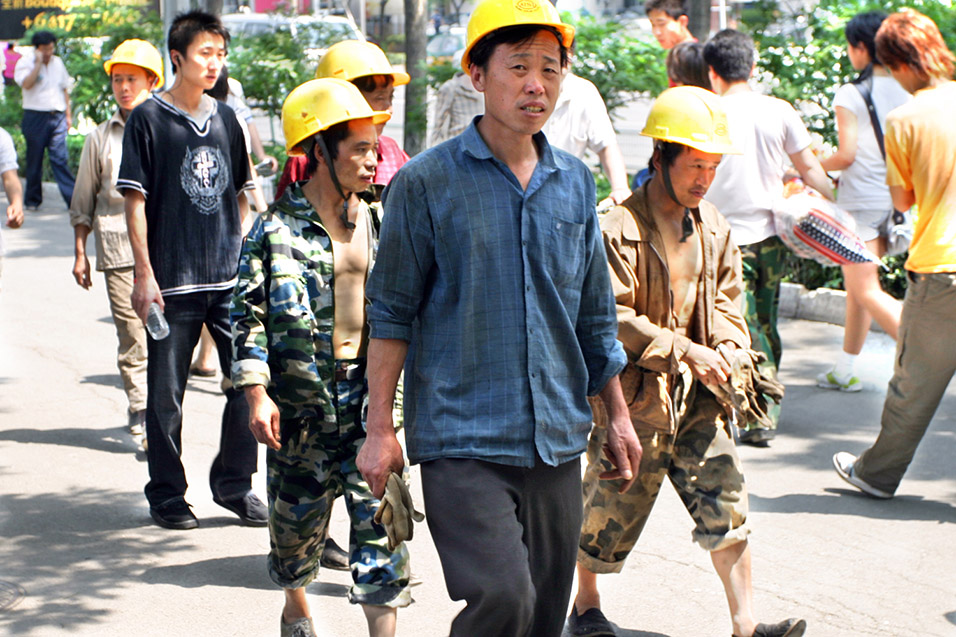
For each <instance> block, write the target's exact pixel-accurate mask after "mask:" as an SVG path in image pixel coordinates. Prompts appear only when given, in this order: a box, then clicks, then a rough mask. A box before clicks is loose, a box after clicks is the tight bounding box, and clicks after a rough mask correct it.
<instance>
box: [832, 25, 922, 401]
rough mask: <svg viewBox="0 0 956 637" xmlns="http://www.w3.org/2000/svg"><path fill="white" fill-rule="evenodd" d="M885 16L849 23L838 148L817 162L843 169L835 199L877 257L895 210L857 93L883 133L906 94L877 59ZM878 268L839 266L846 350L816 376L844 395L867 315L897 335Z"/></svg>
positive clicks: (852, 379)
mask: <svg viewBox="0 0 956 637" xmlns="http://www.w3.org/2000/svg"><path fill="white" fill-rule="evenodd" d="M885 17H886V14H884V13H880V12H875V11H874V12H868V13H861V14H859V15H857V16H855V17H854V18H853V19H852V20H850V21H849V22H848V23H847V25H846V29H845V33H846V39H847V48H846V50H847V55H848V57H849V58H850V63H851V64H852V65H853V68H854V69H856V70H857V71H860V75H859V77H857V79H856V80H854V81H853V82H852V83H850V84H844V85H843V86H841V87H840V88H839V90H837V93H836V97H835V98H834V100H833V105H834V107H835V110H836V123H837V132H838V133H839V146H838V147H837V150H836V152H835V153H834V154H833V155H832V156H830V157H828V158H826V159H824V160H823V161H822V162H821V164H822V165H823V168H824V169H825V170H827V171H831V170H841V171H843V172H842V174H841V176H840V184H839V190H838V192H837V203H838V204H839V205H840V206H841V207H843V208H844V209H845V210H847V212H849V213H850V214H851V215H852V216H853V218H854V220H855V221H856V224H857V234H859V236H860V238H861V239H863V240H864V241H865V242H866V245H867V247H868V248H869V249H870V250H871V251H873V252H874V253H875V254H877V255H878V256H883V254H884V253H885V252H886V239H885V237H882V236H880V227H881V226H882V225H883V223H884V222H885V221H886V219H887V217H888V216H889V215H891V214H892V213H893V202H892V200H891V199H890V191H889V188H888V187H887V185H886V161H885V159H884V158H883V152H882V150H881V149H880V146H879V143H878V141H877V136H876V133H875V131H874V130H873V125H872V123H871V119H870V115H869V110H868V108H867V104H866V101H865V100H864V98H863V93H862V92H861V91H868V92H869V94H870V98H871V99H872V101H873V104H874V107H875V109H876V114H877V118H878V120H879V122H880V129H881V131H882V128H883V126H884V124H885V122H886V115H887V113H889V112H890V111H891V110H893V109H894V108H896V107H897V106H899V105H901V104H904V103H905V102H907V101H908V100H909V99H910V95H909V93H907V92H906V91H905V90H904V89H903V88H902V87H901V86H900V85H899V84H898V83H897V82H896V80H894V79H893V78H892V76H890V74H889V71H887V70H886V69H885V68H884V67H883V66H882V65H881V64H880V63H879V60H877V58H876V44H875V39H876V32H877V30H879V28H880V24H882V22H883V19H884V18H885ZM877 268H878V266H877V265H876V264H874V263H865V264H854V265H845V266H843V279H844V283H845V287H846V321H845V325H846V327H845V331H844V335H843V352H842V353H841V355H840V357H839V359H838V360H837V362H836V363H835V365H834V366H833V368H832V369H831V370H830V371H828V372H824V373H821V374H820V375H819V376H817V385H818V386H820V387H825V388H827V389H839V390H841V391H848V392H855V391H860V390H861V389H862V388H863V385H862V383H861V382H860V379H859V378H858V377H857V376H855V375H854V373H853V368H854V364H855V361H856V357H857V356H858V355H859V353H860V350H861V349H863V342H864V341H865V340H866V335H867V332H868V331H869V329H870V321H871V320H876V322H877V324H879V326H880V327H881V328H883V331H884V332H886V333H887V334H889V335H890V336H892V337H893V338H894V339H895V338H896V335H897V332H898V331H899V325H900V312H901V310H902V305H901V303H900V302H899V301H898V300H896V299H894V298H893V297H891V296H890V295H889V294H887V293H886V292H884V291H883V289H882V288H881V287H880V279H879V273H878V270H877Z"/></svg>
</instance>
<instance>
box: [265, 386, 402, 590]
mask: <svg viewBox="0 0 956 637" xmlns="http://www.w3.org/2000/svg"><path fill="white" fill-rule="evenodd" d="M366 392H367V385H366V381H365V379H364V378H358V379H354V380H344V381H338V382H335V392H334V397H335V400H336V407H335V413H334V414H328V415H327V416H326V418H325V419H323V420H319V419H318V418H306V419H301V420H291V421H284V422H283V423H282V431H281V438H282V448H281V449H280V450H278V451H275V450H272V449H269V450H268V452H267V455H266V461H267V466H268V477H267V489H268V496H269V539H270V551H269V575H270V577H272V580H273V581H274V582H275V583H276V584H278V585H279V586H281V587H283V588H301V587H303V586H305V585H307V584H308V583H309V582H311V581H312V579H313V578H314V577H315V576H316V574H317V573H318V570H319V557H320V556H321V552H322V547H323V546H324V542H325V538H326V536H327V535H328V526H329V518H330V516H331V510H332V502H333V501H334V500H335V499H336V498H337V497H338V496H339V495H343V494H344V496H345V505H346V507H347V508H348V512H349V519H350V520H351V532H350V533H349V547H350V551H349V553H350V562H351V570H352V581H353V584H352V586H351V588H350V589H349V601H351V602H352V603H355V604H370V605H373V606H391V607H399V606H407V605H408V604H410V603H411V595H410V593H409V590H408V575H409V569H408V549H407V548H406V547H405V545H404V544H402V545H400V546H399V547H398V548H397V549H395V550H394V551H389V550H388V546H387V542H388V540H387V537H386V535H385V529H384V528H382V527H381V526H380V525H378V524H375V522H374V521H373V520H372V516H373V515H374V514H375V509H376V508H377V507H378V504H379V501H378V500H377V499H375V498H374V497H373V496H372V493H371V491H370V490H369V486H368V483H366V482H365V480H364V478H362V474H361V473H360V472H359V470H358V467H357V466H356V464H355V459H356V456H357V455H358V452H359V449H361V447H362V444H363V443H364V442H365V431H364V430H363V429H362V425H361V420H360V416H361V410H362V400H363V398H364V396H365V394H366Z"/></svg>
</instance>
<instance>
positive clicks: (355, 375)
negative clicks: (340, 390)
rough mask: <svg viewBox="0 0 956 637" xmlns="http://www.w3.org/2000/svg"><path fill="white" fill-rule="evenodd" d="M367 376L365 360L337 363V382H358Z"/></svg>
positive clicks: (340, 361) (338, 361) (339, 361)
mask: <svg viewBox="0 0 956 637" xmlns="http://www.w3.org/2000/svg"><path fill="white" fill-rule="evenodd" d="M364 376H365V359H364V358H360V359H353V360H337V361H335V382H337V383H340V382H342V381H345V380H357V379H359V378H363V377H364Z"/></svg>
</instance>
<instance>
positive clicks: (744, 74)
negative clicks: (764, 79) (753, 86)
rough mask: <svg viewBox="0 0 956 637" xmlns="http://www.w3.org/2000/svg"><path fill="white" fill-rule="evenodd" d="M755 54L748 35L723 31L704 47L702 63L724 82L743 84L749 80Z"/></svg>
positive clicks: (733, 31)
mask: <svg viewBox="0 0 956 637" xmlns="http://www.w3.org/2000/svg"><path fill="white" fill-rule="evenodd" d="M755 52H756V49H755V48H754V41H753V40H752V39H751V38H750V36H749V35H747V34H746V33H741V32H740V31H737V30H734V29H724V30H723V31H720V32H718V33H717V34H716V35H714V37H712V38H711V39H710V40H708V42H707V44H705V45H704V61H705V62H706V63H707V65H708V66H710V67H711V68H713V69H714V73H716V74H717V75H718V76H719V77H720V79H722V80H724V81H725V82H743V81H746V80H748V79H750V72H751V70H752V69H753V65H754V62H755V55H754V54H755Z"/></svg>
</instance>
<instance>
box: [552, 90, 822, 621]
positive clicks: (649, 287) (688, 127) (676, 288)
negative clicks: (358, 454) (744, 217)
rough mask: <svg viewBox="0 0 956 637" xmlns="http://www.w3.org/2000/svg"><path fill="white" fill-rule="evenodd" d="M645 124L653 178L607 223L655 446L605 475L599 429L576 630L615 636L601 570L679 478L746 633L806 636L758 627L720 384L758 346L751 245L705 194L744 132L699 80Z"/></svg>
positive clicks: (632, 372)
mask: <svg viewBox="0 0 956 637" xmlns="http://www.w3.org/2000/svg"><path fill="white" fill-rule="evenodd" d="M642 134H643V135H645V136H648V137H650V138H652V139H654V154H653V155H652V157H651V161H650V169H651V175H652V177H651V180H650V181H649V182H647V183H646V184H645V185H644V186H642V187H641V188H640V189H639V190H637V191H636V192H635V193H634V194H633V195H632V196H631V197H630V198H628V199H627V201H625V202H624V203H623V204H622V205H621V206H618V207H616V208H614V209H612V210H611V211H610V212H609V213H608V214H607V215H605V216H604V218H603V219H602V220H601V230H602V232H603V234H604V245H605V249H606V252H607V258H608V264H609V269H610V272H611V285H612V287H613V289H614V296H615V298H616V300H617V317H618V322H619V331H618V338H619V339H620V340H621V342H622V343H623V345H624V350H625V351H626V352H627V359H628V363H627V367H625V368H624V371H623V372H622V373H621V385H622V386H623V388H624V396H625V398H626V399H627V401H628V411H629V413H630V417H631V420H632V422H633V424H634V428H635V429H636V430H637V435H638V437H639V439H640V441H641V447H642V448H643V450H644V455H643V457H642V459H641V466H640V470H639V471H638V473H637V476H638V477H637V480H636V481H635V482H634V483H633V484H632V485H629V486H628V485H626V484H622V481H621V480H601V477H602V475H603V474H605V473H606V472H607V471H608V470H609V469H611V465H610V464H609V463H608V462H607V460H606V459H604V458H602V457H601V448H602V447H603V446H604V444H605V443H606V440H607V429H606V426H605V423H606V422H607V415H606V414H605V411H604V408H603V406H602V405H601V404H600V403H599V402H596V401H592V406H593V407H594V411H595V413H594V420H595V423H596V426H595V427H594V429H593V431H592V433H591V439H590V441H589V444H588V468H587V471H586V472H585V476H584V524H583V526H582V529H581V539H580V546H579V551H578V593H577V596H576V597H575V600H574V606H573V608H572V611H571V617H570V618H569V620H568V623H569V632H570V633H571V634H572V635H589V636H596V635H603V636H607V637H612V636H613V635H614V634H615V633H614V629H613V627H612V626H611V624H610V622H608V620H607V619H606V618H605V617H604V615H603V614H602V613H601V610H600V597H599V595H598V590H597V574H598V573H618V572H620V571H621V569H622V568H623V566H624V560H625V558H626V556H627V555H628V553H630V551H631V549H632V548H633V547H634V544H635V543H636V542H637V539H638V538H639V537H640V534H641V531H642V529H643V528H644V524H645V523H646V522H647V519H648V517H649V516H650V513H651V508H652V507H653V506H654V502H655V500H656V499H657V495H658V493H659V492H660V487H661V483H662V482H663V480H664V478H665V477H667V478H669V479H670V481H671V484H673V485H674V488H675V489H676V490H677V493H678V494H679V495H680V497H681V500H682V501H683V502H684V505H685V506H686V507H687V511H688V513H690V515H691V517H692V518H693V519H694V522H695V530H694V533H693V537H694V540H695V541H696V542H697V543H698V544H699V545H700V546H701V547H703V548H704V549H706V550H708V551H710V553H711V558H712V561H713V563H714V567H715V569H716V570H717V574H718V575H719V576H720V579H721V582H722V583H723V585H724V592H725V593H726V595H727V600H728V602H729V604H730V609H731V616H732V621H733V631H734V635H736V636H738V637H751V636H754V637H770V636H774V637H783V636H786V637H799V636H800V635H802V634H803V632H804V630H805V628H806V623H805V622H804V621H803V620H796V619H789V620H786V621H784V622H781V623H779V624H774V625H767V624H757V623H756V621H755V620H754V614H753V590H752V586H751V580H750V549H749V547H748V544H747V535H748V534H749V533H750V528H749V526H748V525H747V490H746V486H745V484H744V477H743V471H742V468H741V466H740V461H739V459H738V457H737V451H736V448H735V446H734V441H733V439H732V438H731V436H730V432H729V430H728V427H729V425H728V421H727V416H726V413H725V409H724V407H723V406H722V405H721V404H720V403H718V401H717V399H716V397H715V396H714V394H713V393H712V391H711V388H714V387H716V386H717V385H720V384H722V383H726V382H727V381H728V376H729V375H730V372H731V367H730V362H729V360H728V356H729V354H730V353H732V352H734V351H735V350H739V349H742V350H746V349H748V348H749V347H750V337H749V335H748V332H747V324H746V322H745V321H744V318H743V314H742V313H741V308H740V301H741V295H742V281H741V273H740V251H739V250H738V249H737V246H736V245H735V244H734V242H733V241H731V239H730V226H729V225H728V223H727V221H726V220H724V218H723V217H722V216H721V215H720V213H719V212H718V211H717V209H716V208H714V206H712V205H711V204H709V203H707V202H706V201H704V200H703V197H704V195H705V193H706V192H707V189H708V187H709V186H710V183H711V181H713V179H714V174H715V172H716V170H717V165H718V164H719V163H720V161H721V158H722V156H723V155H725V154H728V153H734V154H736V153H739V151H738V150H737V149H736V148H735V147H734V145H733V143H732V142H731V139H730V135H729V133H728V127H727V116H726V115H725V113H724V110H723V108H722V106H721V103H720V99H719V98H718V97H717V96H716V95H714V94H713V93H711V92H710V91H706V90H704V89H701V88H698V87H696V86H681V87H676V88H672V89H668V90H667V91H664V92H663V93H662V94H661V95H660V97H658V98H657V101H655V102H654V106H653V107H651V111H650V113H649V114H648V116H647V124H646V125H645V127H644V130H643V131H642Z"/></svg>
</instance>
